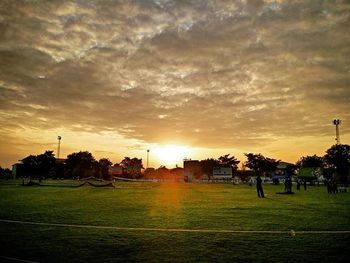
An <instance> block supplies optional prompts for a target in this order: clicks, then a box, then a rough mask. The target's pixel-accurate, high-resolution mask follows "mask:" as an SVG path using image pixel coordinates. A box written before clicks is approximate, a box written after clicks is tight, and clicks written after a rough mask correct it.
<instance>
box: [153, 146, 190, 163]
mask: <svg viewBox="0 0 350 263" xmlns="http://www.w3.org/2000/svg"><path fill="white" fill-rule="evenodd" d="M153 152H154V154H155V156H156V157H157V158H158V159H159V161H160V163H161V164H162V165H165V166H175V165H177V164H182V160H183V159H184V158H186V157H187V156H188V154H189V153H190V149H189V147H187V146H180V145H163V146H158V147H155V148H154V149H153Z"/></svg>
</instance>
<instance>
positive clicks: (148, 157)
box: [146, 149, 149, 168]
mask: <svg viewBox="0 0 350 263" xmlns="http://www.w3.org/2000/svg"><path fill="white" fill-rule="evenodd" d="M148 165H149V149H147V166H146V168H148V167H149V166H148Z"/></svg>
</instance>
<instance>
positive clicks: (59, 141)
mask: <svg viewBox="0 0 350 263" xmlns="http://www.w3.org/2000/svg"><path fill="white" fill-rule="evenodd" d="M57 139H58V147H57V159H59V158H60V148H61V139H62V137H61V136H58V137H57Z"/></svg>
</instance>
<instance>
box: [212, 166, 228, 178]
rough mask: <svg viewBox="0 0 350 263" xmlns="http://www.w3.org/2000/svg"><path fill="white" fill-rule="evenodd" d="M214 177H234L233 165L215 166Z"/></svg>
mask: <svg viewBox="0 0 350 263" xmlns="http://www.w3.org/2000/svg"><path fill="white" fill-rule="evenodd" d="M213 177H214V178H218V179H219V178H232V168H231V167H214V168H213Z"/></svg>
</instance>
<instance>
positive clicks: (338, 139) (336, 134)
mask: <svg viewBox="0 0 350 263" xmlns="http://www.w3.org/2000/svg"><path fill="white" fill-rule="evenodd" d="M333 124H334V125H335V140H336V141H337V144H340V134H339V125H340V124H341V120H339V119H334V120H333Z"/></svg>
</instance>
